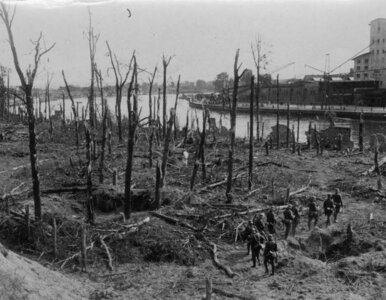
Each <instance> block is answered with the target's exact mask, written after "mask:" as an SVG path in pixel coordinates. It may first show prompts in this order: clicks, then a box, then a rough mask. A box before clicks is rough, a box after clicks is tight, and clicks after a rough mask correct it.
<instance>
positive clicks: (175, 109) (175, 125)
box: [173, 75, 181, 140]
mask: <svg viewBox="0 0 386 300" xmlns="http://www.w3.org/2000/svg"><path fill="white" fill-rule="evenodd" d="M180 79H181V75H178V81H177V89H176V101H175V102H174V111H175V112H177V104H178V94H179V93H180ZM176 118H177V114H175V115H174V121H173V124H174V140H177V131H178V128H177V122H176V121H177V119H176Z"/></svg>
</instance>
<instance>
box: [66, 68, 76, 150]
mask: <svg viewBox="0 0 386 300" xmlns="http://www.w3.org/2000/svg"><path fill="white" fill-rule="evenodd" d="M62 76H63V81H64V84H65V85H66V90H67V94H68V97H69V98H70V100H71V108H72V113H73V115H74V126H75V144H76V149H77V150H79V116H78V111H77V109H76V108H75V101H74V98H73V97H72V95H71V91H70V87H69V86H68V83H67V80H66V76H65V75H64V71H63V70H62Z"/></svg>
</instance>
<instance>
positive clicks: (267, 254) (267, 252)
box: [264, 234, 277, 275]
mask: <svg viewBox="0 0 386 300" xmlns="http://www.w3.org/2000/svg"><path fill="white" fill-rule="evenodd" d="M275 259H277V244H276V243H275V242H274V241H273V236H272V234H270V235H268V241H267V243H266V244H265V248H264V267H265V273H266V274H268V264H270V265H271V267H272V272H271V275H274V274H275Z"/></svg>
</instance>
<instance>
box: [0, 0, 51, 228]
mask: <svg viewBox="0 0 386 300" xmlns="http://www.w3.org/2000/svg"><path fill="white" fill-rule="evenodd" d="M0 5H1V9H0V18H1V19H2V21H3V23H4V25H5V27H6V30H7V34H8V42H9V45H10V47H11V52H12V56H13V62H14V65H15V69H16V72H17V74H18V76H19V79H20V83H21V87H22V90H23V92H24V94H25V98H24V99H25V104H26V106H27V114H28V132H29V150H30V163H31V177H32V189H33V198H34V211H35V220H36V221H40V220H41V217H42V210H41V200H40V183H39V175H38V169H37V152H36V136H35V116H34V108H33V99H32V88H33V83H34V80H35V76H36V73H37V70H38V66H39V63H40V59H41V58H42V56H43V55H45V54H46V53H47V52H49V51H50V50H51V49H52V48H53V47H54V46H55V44H53V45H52V46H50V47H49V48H47V49H45V50H44V51H41V46H40V42H41V40H42V37H43V36H42V34H41V33H40V35H39V37H38V39H37V41H36V42H35V43H34V50H35V51H34V52H35V55H34V64H33V67H32V68H31V67H29V68H28V70H27V73H26V76H25V75H24V74H23V72H22V70H21V68H20V64H19V59H18V55H17V51H16V47H15V43H14V39H13V33H12V21H13V17H14V12H15V11H14V12H13V13H12V15H11V18H9V14H8V13H9V11H8V9H7V7H6V5H5V3H4V2H0Z"/></svg>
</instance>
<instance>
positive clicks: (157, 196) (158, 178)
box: [154, 160, 161, 209]
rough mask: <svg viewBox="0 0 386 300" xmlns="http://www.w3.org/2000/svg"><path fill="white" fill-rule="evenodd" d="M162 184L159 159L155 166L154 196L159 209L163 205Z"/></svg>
mask: <svg viewBox="0 0 386 300" xmlns="http://www.w3.org/2000/svg"><path fill="white" fill-rule="evenodd" d="M160 184H161V168H160V166H159V162H158V160H157V166H156V168H155V197H154V199H155V203H156V208H157V209H159V208H160V206H161V195H160Z"/></svg>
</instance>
